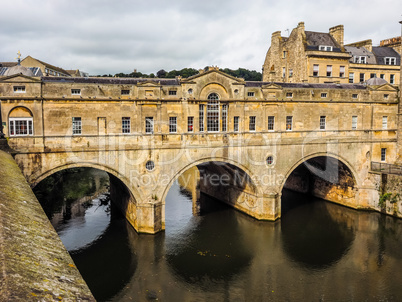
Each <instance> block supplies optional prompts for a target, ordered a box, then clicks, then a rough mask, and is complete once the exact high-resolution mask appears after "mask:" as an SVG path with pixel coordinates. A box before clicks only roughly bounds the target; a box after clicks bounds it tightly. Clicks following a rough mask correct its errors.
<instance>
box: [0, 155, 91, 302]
mask: <svg viewBox="0 0 402 302" xmlns="http://www.w3.org/2000/svg"><path fill="white" fill-rule="evenodd" d="M0 265H1V269H0V284H1V286H0V301H61V300H63V301H95V299H94V298H93V296H92V294H91V292H90V290H89V288H88V287H87V285H86V283H85V281H84V280H83V279H82V277H81V275H80V273H79V271H78V269H77V268H76V267H75V265H74V262H73V260H72V259H71V257H70V255H69V254H68V252H67V251H66V249H65V248H64V246H63V243H62V242H61V240H60V238H59V237H58V235H57V233H56V231H55V230H54V229H53V227H52V225H51V224H50V222H49V220H48V219H47V217H46V215H45V213H44V212H43V209H42V208H41V206H40V204H39V202H38V200H37V199H36V197H35V195H34V194H33V192H32V190H31V188H30V187H29V185H28V184H27V182H26V180H25V178H24V176H23V175H22V173H21V171H20V169H19V168H18V166H17V164H16V163H15V161H14V159H13V158H12V157H11V156H10V155H9V154H7V153H5V152H3V151H0Z"/></svg>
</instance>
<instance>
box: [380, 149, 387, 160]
mask: <svg viewBox="0 0 402 302" xmlns="http://www.w3.org/2000/svg"><path fill="white" fill-rule="evenodd" d="M386 159H387V148H381V161H385V160H386Z"/></svg>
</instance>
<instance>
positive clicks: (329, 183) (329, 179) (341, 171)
mask: <svg viewBox="0 0 402 302" xmlns="http://www.w3.org/2000/svg"><path fill="white" fill-rule="evenodd" d="M357 175H358V174H357V172H356V170H355V169H354V168H353V165H352V164H351V163H350V162H349V161H348V160H347V159H345V158H343V157H342V156H339V154H334V153H328V152H319V153H313V154H310V155H308V156H305V157H303V158H302V159H300V160H298V161H297V162H296V163H294V164H293V165H292V167H291V168H290V169H289V170H288V171H287V173H286V175H285V177H284V179H283V181H282V183H281V186H280V192H282V191H283V189H285V188H287V189H291V190H294V191H298V192H301V193H311V194H313V195H314V196H317V197H319V198H322V199H325V200H328V201H332V202H335V203H339V204H342V205H346V206H350V207H353V208H356V207H357V205H358V202H357V200H358V188H359V185H360V183H359V178H358V177H357Z"/></svg>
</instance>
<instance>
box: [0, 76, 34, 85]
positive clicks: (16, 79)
mask: <svg viewBox="0 0 402 302" xmlns="http://www.w3.org/2000/svg"><path fill="white" fill-rule="evenodd" d="M0 82H1V83H39V82H41V79H40V78H36V77H28V76H26V75H23V74H14V75H12V76H8V77H0Z"/></svg>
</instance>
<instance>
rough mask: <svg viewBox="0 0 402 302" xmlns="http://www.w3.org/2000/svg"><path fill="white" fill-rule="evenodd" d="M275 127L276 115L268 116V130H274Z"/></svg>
mask: <svg viewBox="0 0 402 302" xmlns="http://www.w3.org/2000/svg"><path fill="white" fill-rule="evenodd" d="M274 127H275V117H274V116H268V130H271V131H273V130H274Z"/></svg>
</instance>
